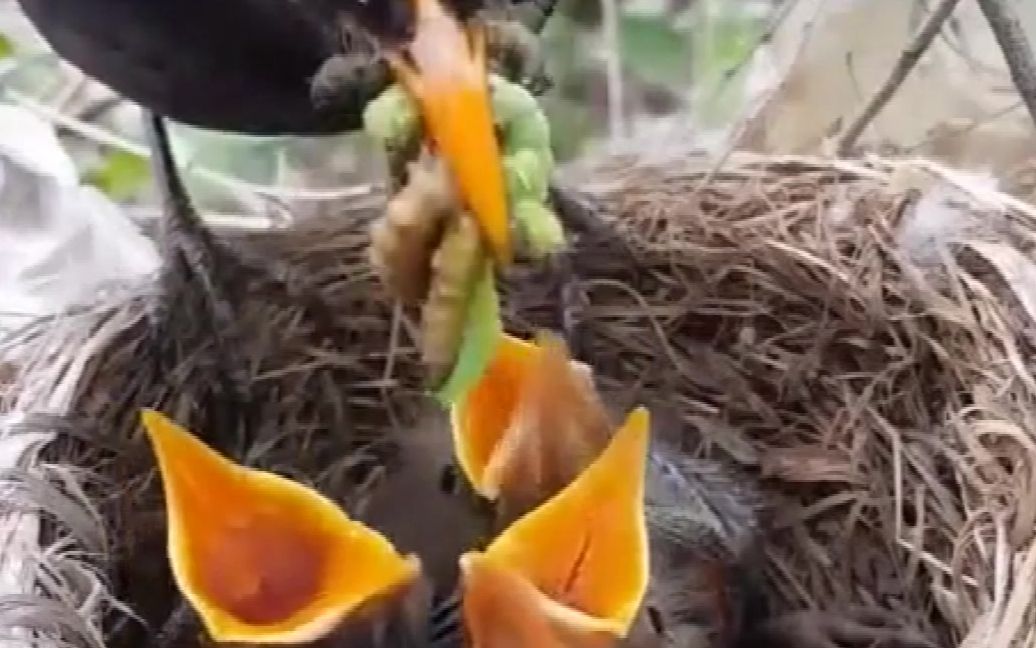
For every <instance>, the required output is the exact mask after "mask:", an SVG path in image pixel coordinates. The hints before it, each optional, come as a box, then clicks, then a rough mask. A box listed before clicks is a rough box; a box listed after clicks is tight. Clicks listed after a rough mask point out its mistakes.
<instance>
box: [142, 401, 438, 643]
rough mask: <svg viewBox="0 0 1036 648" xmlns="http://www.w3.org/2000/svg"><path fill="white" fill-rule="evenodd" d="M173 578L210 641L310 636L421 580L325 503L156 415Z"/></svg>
mask: <svg viewBox="0 0 1036 648" xmlns="http://www.w3.org/2000/svg"><path fill="white" fill-rule="evenodd" d="M142 419H143V423H144V427H145V428H146V430H147V433H148V436H149V437H150V439H151V444H152V447H153V449H154V452H155V455H156V457H157V459H158V467H159V472H160V473H161V476H162V483H163V487H164V491H165V501H166V508H167V512H168V543H169V544H168V550H169V559H170V561H171V563H172V570H173V576H174V578H175V580H176V583H177V586H178V587H179V589H180V591H181V592H182V593H183V595H184V597H185V598H186V599H187V601H188V602H189V603H190V604H191V605H192V606H193V607H194V609H195V610H196V611H197V612H198V615H199V617H200V618H201V620H202V622H203V624H204V626H205V629H206V630H207V631H208V633H209V634H210V635H211V637H212V639H214V640H215V641H216V642H219V643H222V642H230V643H236V642H242V643H249V644H295V643H304V642H309V641H315V640H316V639H319V638H321V637H324V636H326V635H328V634H329V633H331V632H332V631H334V630H336V629H337V628H338V627H339V626H340V625H342V624H344V623H345V622H346V621H347V620H348V617H350V615H351V614H354V613H358V611H359V610H361V608H369V607H370V605H371V604H372V603H373V602H375V601H377V600H379V599H381V598H382V597H389V596H391V595H392V594H393V593H394V592H396V591H399V590H400V589H403V588H405V587H406V586H407V585H409V584H410V583H412V582H414V581H415V579H416V578H417V577H418V576H419V572H420V565H419V562H418V560H417V559H416V558H414V557H410V556H407V557H404V556H401V555H400V554H398V553H397V552H396V550H395V549H394V548H393V546H392V544H391V543H390V542H389V541H388V540H387V539H386V538H385V537H383V536H382V535H380V534H379V533H377V532H375V531H374V530H372V529H369V528H367V527H366V526H364V525H362V524H360V523H359V522H356V521H354V520H351V519H350V518H349V517H348V516H347V515H346V514H345V513H344V512H343V511H342V510H341V509H340V508H339V507H338V506H337V505H335V504H334V503H333V502H332V501H331V500H329V499H327V498H325V497H323V496H322V495H320V494H318V493H317V492H315V491H313V490H310V489H309V488H306V487H305V486H303V485H301V484H298V483H296V482H293V481H291V480H288V479H285V478H283V477H280V476H278V475H275V474H273V473H268V472H262V471H259V470H253V469H249V468H245V467H244V466H240V465H237V464H235V463H233V462H231V461H230V460H228V459H226V458H224V457H223V456H221V455H220V454H218V453H216V452H215V451H214V450H212V449H211V448H209V447H208V446H206V445H205V444H204V443H202V442H201V441H200V440H199V439H197V438H195V437H194V436H193V435H192V434H191V433H190V432H188V431H187V430H184V429H183V428H181V427H180V426H178V425H176V424H175V423H173V422H172V421H170V420H169V419H168V418H166V417H165V416H163V415H162V414H159V413H158V412H155V411H153V410H144V411H143V412H142Z"/></svg>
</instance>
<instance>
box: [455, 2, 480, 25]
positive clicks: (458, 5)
mask: <svg viewBox="0 0 1036 648" xmlns="http://www.w3.org/2000/svg"><path fill="white" fill-rule="evenodd" d="M447 4H448V5H449V7H450V9H452V10H453V13H454V14H456V16H457V18H458V19H460V20H468V19H469V18H471V17H472V16H473V15H475V12H477V11H478V10H479V9H481V8H482V5H483V4H485V0H450V1H449V2H448V3H447Z"/></svg>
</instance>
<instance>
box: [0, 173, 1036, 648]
mask: <svg viewBox="0 0 1036 648" xmlns="http://www.w3.org/2000/svg"><path fill="white" fill-rule="evenodd" d="M570 174H571V175H570V177H569V178H568V181H569V186H573V187H578V188H579V190H580V194H579V195H580V198H579V199H578V200H575V201H569V202H567V204H565V205H564V206H565V209H564V211H565V213H566V220H567V221H568V225H569V227H570V229H572V231H573V232H574V234H573V236H572V247H571V251H570V253H568V254H567V255H566V256H565V257H564V258H563V259H561V260H560V261H559V262H558V263H555V264H553V265H552V266H551V267H550V268H547V269H542V268H541V269H531V268H526V269H522V270H518V271H515V273H514V275H513V276H509V277H507V278H506V283H507V286H506V294H507V297H506V302H507V303H506V304H505V309H504V310H505V315H506V318H507V320H508V328H509V330H510V331H512V332H515V333H529V332H532V331H534V330H535V329H536V328H538V327H551V328H555V329H564V330H565V331H566V332H567V333H568V335H569V338H570V340H571V341H572V343H573V345H574V347H575V352H576V354H577V355H578V356H580V357H581V358H582V359H584V360H587V361H589V362H591V363H592V364H593V366H594V367H595V368H596V370H597V371H598V372H599V374H600V375H601V385H602V388H603V389H605V390H607V391H609V392H611V393H612V398H611V399H610V400H611V401H612V402H614V403H615V404H616V405H617V406H622V407H627V406H632V405H634V404H636V403H644V404H647V405H648V406H650V407H652V408H653V409H654V411H655V413H656V419H657V420H658V421H659V423H660V424H664V425H673V426H681V429H684V430H685V431H686V434H687V435H688V438H689V439H692V440H693V441H694V442H695V445H696V447H697V448H698V450H697V451H698V452H700V453H701V454H703V455H711V456H714V457H717V458H718V459H721V460H723V461H729V462H734V463H737V464H740V465H742V466H743V467H745V468H747V469H748V473H749V474H751V475H754V476H756V477H757V478H758V479H759V481H760V484H761V485H762V487H763V488H764V489H765V492H766V493H768V495H769V497H770V499H771V501H772V504H773V517H772V521H771V524H770V528H769V531H768V533H769V535H768V539H767V544H766V547H767V556H768V563H767V564H768V567H767V569H768V583H769V587H770V592H769V595H770V597H771V598H772V599H773V600H774V601H775V602H776V603H777V604H778V605H779V606H780V607H782V608H785V609H788V608H801V607H804V606H809V607H817V608H824V609H839V608H846V607H850V606H858V605H868V606H869V605H878V606H881V607H884V608H887V609H890V610H892V611H893V612H894V614H896V615H897V616H899V617H900V618H902V619H905V620H908V621H910V622H912V623H914V624H916V625H917V626H918V627H919V628H921V629H922V630H923V631H924V632H926V633H927V634H928V635H929V636H930V637H931V638H933V639H935V640H937V641H938V642H939V644H940V645H947V646H957V645H961V646H964V645H973V646H1008V645H1023V644H1024V645H1030V642H1032V641H1033V637H1034V635H1036V592H1034V589H1036V537H1034V530H1036V438H1034V434H1033V430H1036V378H1034V375H1033V373H1034V372H1033V362H1034V361H1033V358H1034V357H1036V355H1034V351H1036V337H1034V328H1033V320H1034V316H1036V293H1034V292H1033V288H1032V286H1034V285H1036V266H1034V265H1032V263H1033V261H1032V259H1033V242H1034V241H1036V210H1034V209H1033V208H1031V207H1030V206H1027V205H1025V204H1024V203H1020V202H1018V201H1016V200H1014V199H1012V198H1010V197H1009V196H1006V195H1004V194H1002V193H999V192H997V191H996V190H995V187H993V186H992V184H993V183H991V182H990V181H989V180H988V179H984V178H979V177H971V176H963V175H961V174H957V173H954V172H951V171H949V170H946V169H942V168H939V167H937V166H935V165H933V164H931V163H929V162H925V161H909V162H891V161H883V160H871V161H867V162H847V161H834V160H826V159H812V158H783V157H781V158H762V157H755V156H749V155H739V154H735V155H733V156H731V157H730V158H729V159H727V160H725V161H724V163H723V164H722V165H720V166H716V165H714V164H713V162H711V161H710V160H708V159H707V158H706V157H704V156H698V155H686V156H681V157H678V158H673V159H668V160H664V161H651V160H646V159H631V158H611V159H607V160H605V161H604V163H602V164H597V165H595V166H593V167H587V168H586V169H584V170H582V171H581V172H579V173H577V172H575V171H570ZM569 198H571V196H570V197H569ZM375 210H376V207H366V208H363V207H358V208H356V209H350V210H349V213H348V214H341V215H337V216H336V217H334V218H320V219H315V220H312V221H307V222H304V223H299V224H298V225H296V226H293V227H292V228H290V229H285V230H277V231H270V232H263V233H258V234H256V233H251V234H246V235H240V234H237V235H233V236H232V238H233V239H234V240H235V241H236V243H238V244H240V247H241V249H242V250H247V251H250V252H252V253H254V254H256V255H258V256H260V257H261V258H265V259H270V260H276V261H278V262H279V263H280V264H283V265H284V266H285V267H286V268H288V269H290V270H291V271H292V272H293V273H294V274H295V275H297V276H305V277H308V278H309V280H311V282H312V283H313V284H314V285H315V286H317V287H318V289H319V293H320V295H321V296H322V298H323V299H324V301H325V302H326V303H327V304H329V305H331V306H332V308H333V312H334V322H333V323H331V325H333V327H334V329H335V330H334V331H332V332H328V331H327V330H326V328H327V325H328V323H327V322H325V323H324V327H323V328H321V327H319V326H317V325H315V324H311V323H310V322H311V320H310V319H309V318H307V317H306V315H305V313H306V309H305V308H304V307H303V306H302V305H300V303H299V301H298V300H295V301H292V300H291V299H280V298H275V297H271V295H273V294H274V293H275V291H271V290H268V289H267V288H265V287H264V286H262V285H260V280H259V279H256V278H252V277H250V276H249V275H247V274H240V276H237V277H233V276H231V277H228V278H227V281H228V282H230V283H232V284H233V285H234V286H235V287H236V289H235V290H233V291H232V292H231V294H232V295H233V301H234V303H232V304H231V306H232V308H233V309H234V312H235V314H236V316H235V319H236V322H237V330H236V331H235V332H234V335H233V337H232V338H230V339H232V341H233V344H234V346H235V348H236V349H237V351H236V352H238V353H240V354H242V357H243V358H244V359H245V360H246V361H247V365H248V367H249V368H250V374H251V375H250V376H249V377H250V379H251V384H252V392H253V398H252V399H251V400H250V401H249V404H248V406H247V407H248V412H249V417H250V421H251V424H250V425H249V426H248V427H247V432H245V433H242V432H238V431H237V430H236V429H235V428H234V426H233V425H232V424H229V423H226V421H227V420H228V419H227V418H226V412H225V411H224V410H226V407H224V406H222V405H221V403H224V402H225V400H226V398H225V397H226V394H225V393H223V392H221V388H220V381H219V380H218V379H217V373H216V372H217V367H218V365H219V362H218V356H219V353H218V348H217V347H216V346H215V345H214V343H213V340H212V336H211V335H210V334H208V333H207V332H206V329H205V326H204V323H200V322H198V321H196V318H194V317H193V314H194V313H195V312H197V311H198V309H197V308H195V307H192V306H191V301H190V299H191V297H190V296H185V297H184V298H183V301H182V302H180V303H178V304H177V307H176V310H175V312H172V313H170V314H169V315H168V317H167V324H166V326H165V327H164V328H163V329H162V330H161V331H158V332H156V331H155V330H154V326H153V325H152V324H151V323H152V322H153V321H155V320H154V318H151V317H149V312H151V311H152V310H153V308H154V303H155V301H156V299H157V293H156V291H155V288H154V285H153V284H152V283H151V282H146V283H144V284H142V285H137V286H129V287H125V286H124V287H116V288H113V289H112V290H111V291H110V292H109V293H107V294H105V295H101V296H99V297H98V299H97V301H96V302H95V303H93V304H90V305H88V306H84V307H83V308H81V309H78V310H76V311H75V312H70V313H66V314H64V315H62V316H61V317H57V318H52V319H48V320H46V321H41V322H38V323H36V324H34V325H32V326H30V327H28V328H27V329H25V330H23V331H21V332H20V333H19V334H18V335H16V336H14V337H13V338H12V339H9V340H8V341H7V342H6V344H5V346H3V347H2V348H0V367H5V368H6V369H5V371H6V374H7V376H8V378H7V379H6V385H5V387H4V390H5V392H4V394H3V401H2V406H3V410H4V411H5V412H8V413H10V415H9V416H8V417H7V418H6V419H4V426H5V427H4V428H3V429H2V430H0V444H6V446H9V447H10V448H11V452H16V453H18V455H19V456H20V457H21V459H20V460H19V462H18V467H17V468H15V469H12V470H9V471H8V472H7V474H5V475H3V477H2V481H0V484H2V485H3V488H4V496H3V498H2V500H0V501H3V503H4V508H3V509H0V511H2V513H3V517H2V519H0V525H2V528H3V533H2V534H0V538H3V543H4V545H3V548H2V551H0V582H3V583H4V588H5V593H13V594H11V595H9V596H6V597H5V598H0V601H2V603H0V628H4V629H5V630H4V632H6V633H8V634H10V633H22V632H23V631H24V633H26V634H20V635H18V636H20V637H21V643H20V645H23V646H24V645H26V642H27V639H28V638H29V637H30V636H36V637H39V638H40V640H39V641H40V643H39V644H38V645H41V646H42V645H46V646H48V647H50V646H54V645H56V644H57V643H58V642H64V643H66V644H68V645H74V646H87V645H101V644H103V642H104V637H105V636H109V637H116V636H123V635H125V634H126V632H127V630H126V629H127V627H128V626H131V625H133V624H135V623H137V621H136V620H134V619H135V617H139V618H142V619H143V620H150V621H152V622H153V621H154V620H155V619H161V618H163V617H162V615H163V614H168V612H169V601H170V596H171V592H172V584H171V581H170V577H169V574H168V568H167V566H166V559H165V550H164V540H165V536H164V526H163V525H164V522H163V517H162V510H161V506H160V504H161V502H160V493H159V489H158V487H157V480H156V478H155V476H154V474H153V465H154V464H153V459H152V457H151V455H150V451H149V448H148V446H147V444H146V442H145V441H144V440H143V438H142V435H141V432H140V430H139V429H138V421H137V408H138V407H140V406H151V407H158V408H160V409H162V410H163V411H165V412H167V413H169V414H170V415H171V416H173V417H174V418H176V419H177V420H178V421H180V422H182V423H184V424H186V425H187V426H189V427H191V428H193V429H196V430H199V431H201V432H203V433H204V434H205V436H206V439H207V440H208V441H209V442H210V443H213V444H214V445H216V446H217V447H221V448H223V449H225V450H226V451H228V452H234V453H237V454H238V456H242V457H244V458H245V461H247V462H249V463H251V464H253V465H259V466H262V467H265V468H269V469H273V470H277V471H279V472H282V473H285V474H288V475H291V476H294V477H296V478H298V479H301V480H303V481H305V482H307V483H314V484H316V485H318V486H319V487H320V488H321V489H322V490H324V491H325V492H329V493H332V494H338V495H339V496H340V494H342V493H345V492H347V491H348V489H349V484H350V480H352V479H354V478H355V476H354V473H355V472H356V471H357V469H358V468H357V467H358V466H359V465H360V464H362V463H363V461H365V457H366V458H369V457H370V455H372V454H374V455H376V453H377V451H376V450H371V448H372V447H373V446H371V445H369V443H368V442H369V441H370V440H371V439H376V438H377V436H378V433H379V431H381V430H384V429H386V428H388V427H393V426H395V427H400V426H406V425H412V424H414V421H415V420H416V419H415V417H416V416H418V412H419V411H420V410H421V409H422V405H421V403H422V398H423V397H422V391H421V385H420V380H421V373H420V367H419V366H418V352H417V349H416V346H415V342H414V339H413V338H414V331H415V327H414V325H413V322H412V319H411V317H410V314H408V313H406V312H404V311H403V310H401V309H398V308H395V307H394V306H393V304H391V303H389V302H388V301H387V300H386V298H385V296H384V293H383V291H382V290H381V289H380V287H379V285H378V283H377V280H376V278H375V277H374V275H373V274H372V272H371V270H370V269H369V267H368V265H367V255H366V242H367V238H366V237H367V231H368V226H369V222H370V219H371V218H372V217H374V216H376V211H375ZM230 274H233V273H230ZM559 305H560V307H559ZM170 323H171V324H170ZM332 338H333V339H332ZM158 356H162V357H158ZM0 447H5V445H0ZM127 612H131V613H132V614H127ZM9 629H10V630H9ZM32 633H34V634H32ZM130 634H131V633H130ZM3 639H4V638H3V637H0V643H2V642H3ZM1012 642H1015V643H1012ZM109 643H110V645H111V646H112V648H114V647H115V646H116V645H117V643H122V642H116V641H115V640H114V639H113V640H112V641H110V642H109ZM126 645H134V644H126Z"/></svg>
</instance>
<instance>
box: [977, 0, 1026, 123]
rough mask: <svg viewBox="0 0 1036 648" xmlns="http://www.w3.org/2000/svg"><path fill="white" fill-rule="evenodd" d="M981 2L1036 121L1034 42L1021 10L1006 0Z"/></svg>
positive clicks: (1021, 93)
mask: <svg viewBox="0 0 1036 648" xmlns="http://www.w3.org/2000/svg"><path fill="white" fill-rule="evenodd" d="M978 5H979V7H981V8H982V13H984V14H985V15H986V20H987V21H988V22H989V27H990V29H992V30H993V36H995V37H996V42H997V43H999V45H1000V51H1001V52H1003V54H1004V61H1006V62H1007V69H1008V70H1010V71H1011V80H1012V81H1014V85H1015V87H1016V88H1017V89H1018V94H1019V95H1021V97H1022V100H1023V101H1024V102H1025V105H1026V106H1027V107H1028V108H1029V115H1031V116H1032V121H1033V123H1034V124H1036V62H1034V61H1033V54H1032V44H1031V43H1030V42H1029V39H1028V38H1027V37H1026V36H1025V31H1024V30H1023V29H1022V25H1021V23H1020V22H1019V21H1018V14H1017V12H1016V11H1015V10H1014V7H1012V6H1011V5H1010V3H1008V2H1005V1H1004V0H978Z"/></svg>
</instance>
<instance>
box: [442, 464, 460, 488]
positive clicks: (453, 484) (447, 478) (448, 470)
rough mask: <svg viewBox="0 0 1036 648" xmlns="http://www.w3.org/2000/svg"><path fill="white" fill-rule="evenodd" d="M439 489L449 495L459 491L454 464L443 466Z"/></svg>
mask: <svg viewBox="0 0 1036 648" xmlns="http://www.w3.org/2000/svg"><path fill="white" fill-rule="evenodd" d="M439 490H441V491H442V492H443V493H446V494H447V495H454V494H456V492H457V471H456V470H455V469H454V467H453V464H447V465H445V466H443V468H442V473H440V475H439Z"/></svg>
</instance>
